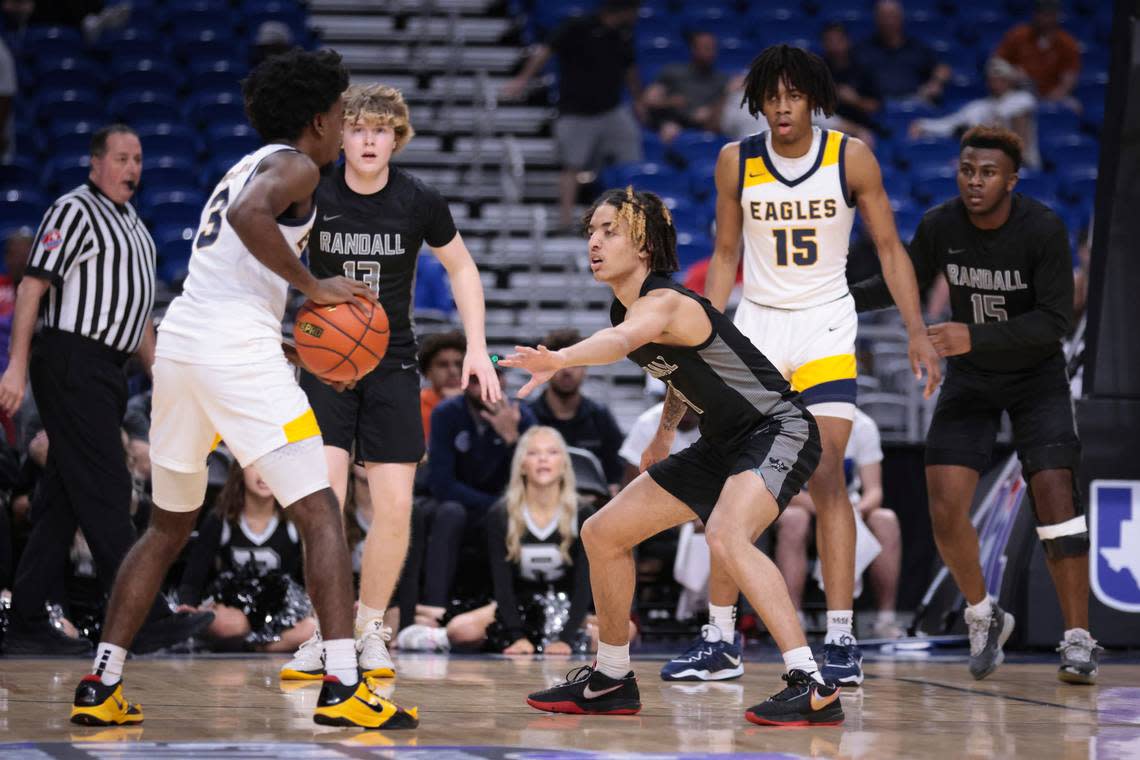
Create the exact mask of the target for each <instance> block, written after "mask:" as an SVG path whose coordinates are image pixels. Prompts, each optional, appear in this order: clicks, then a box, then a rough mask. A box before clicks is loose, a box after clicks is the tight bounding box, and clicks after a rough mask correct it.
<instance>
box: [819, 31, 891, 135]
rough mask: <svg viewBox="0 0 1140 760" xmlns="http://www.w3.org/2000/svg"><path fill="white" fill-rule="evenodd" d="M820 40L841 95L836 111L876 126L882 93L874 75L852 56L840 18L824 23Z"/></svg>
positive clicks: (854, 120) (866, 124) (837, 91)
mask: <svg viewBox="0 0 1140 760" xmlns="http://www.w3.org/2000/svg"><path fill="white" fill-rule="evenodd" d="M820 43H821V44H822V46H823V60H824V62H825V63H826V64H827V68H828V69H830V70H831V77H832V79H834V80H835V91H836V95H838V97H839V106H838V108H836V109H835V113H836V114H838V115H839V116H840V117H841V118H844V119H847V120H848V121H852V122H855V123H857V124H861V125H863V126H865V127H871V126H874V124H875V114H876V113H877V112H878V110H879V107H880V106H882V101H883V96H882V94H881V93H880V92H879V90H878V87H877V83H876V81H875V77H874V76H872V75H871V72H870V71H868V70H867V69H866V68H864V67H863V66H862V65H860V64H859V63H858V62H857V61H856V60H855V59H854V57H853V56H852V54H851V40H850V39H849V38H848V36H847V28H846V27H844V26H843V24H842V23H840V22H838V21H836V22H832V23H829V24H825V25H824V27H823V32H822V34H821V35H820Z"/></svg>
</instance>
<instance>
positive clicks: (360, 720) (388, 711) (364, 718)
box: [313, 676, 420, 730]
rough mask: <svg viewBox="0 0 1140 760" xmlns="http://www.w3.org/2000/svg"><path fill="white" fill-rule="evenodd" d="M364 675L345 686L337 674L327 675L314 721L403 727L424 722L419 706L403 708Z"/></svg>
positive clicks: (351, 725)
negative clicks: (380, 691) (376, 687)
mask: <svg viewBox="0 0 1140 760" xmlns="http://www.w3.org/2000/svg"><path fill="white" fill-rule="evenodd" d="M368 680H369V679H366V678H362V679H361V680H359V681H357V682H356V683H354V684H350V685H347V686H346V685H345V684H343V683H341V682H340V679H339V678H337V677H336V676H325V677H324V682H323V683H322V684H321V695H320V696H319V697H318V698H317V709H316V711H315V712H314V713H313V722H314V723H319V724H320V725H322V726H349V727H356V728H380V729H386V730H387V729H402V728H415V727H416V726H418V725H419V724H420V716H419V711H418V708H415V707H409V708H407V709H405V708H403V707H400V706H399V705H397V704H396V703H395V702H392V701H391V700H389V699H385V698H384V697H382V696H380V695H379V694H377V693H376V692H375V691H373V689H372V687H371V685H370V684H369V683H368Z"/></svg>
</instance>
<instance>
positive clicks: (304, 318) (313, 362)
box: [293, 296, 388, 383]
mask: <svg viewBox="0 0 1140 760" xmlns="http://www.w3.org/2000/svg"><path fill="white" fill-rule="evenodd" d="M293 339H294V340H295V341H296V342H297V353H298V354H300V355H301V360H302V361H303V362H305V366H307V367H308V368H309V369H311V370H312V371H313V373H314V374H316V375H318V376H320V377H321V378H322V379H324V380H331V381H333V382H338V383H347V382H351V381H353V380H359V379H360V378H362V377H364V376H365V375H367V374H368V373H369V372H371V371H372V370H374V369H376V365H377V364H379V363H380V360H381V359H383V358H384V352H385V351H387V350H388V315H387V314H385V313H384V308H383V307H382V306H380V304H378V303H373V302H372V301H369V300H368V299H367V298H364V297H362V296H357V297H356V301H354V302H350V303H341V304H336V305H334V306H318V305H317V304H315V303H313V302H312V301H305V303H304V305H302V306H301V309H300V311H298V312H297V320H296V322H295V323H294V324H293Z"/></svg>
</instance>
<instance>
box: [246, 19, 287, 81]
mask: <svg viewBox="0 0 1140 760" xmlns="http://www.w3.org/2000/svg"><path fill="white" fill-rule="evenodd" d="M292 47H293V32H292V30H291V29H289V25H288V24H285V23H284V22H282V21H272V20H270V21H262V22H261V25H260V26H258V27H257V34H256V35H255V36H254V39H253V47H252V48H251V49H250V51H249V67H250V68H251V69H252V68H255V67H256V66H257V64H259V63H261V62H262V61H264V60H265V59H266V58H268V57H270V56H273V55H280V54H281V53H284V52H286V51H287V50H289V49H290V48H292Z"/></svg>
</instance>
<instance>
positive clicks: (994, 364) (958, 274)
mask: <svg viewBox="0 0 1140 760" xmlns="http://www.w3.org/2000/svg"><path fill="white" fill-rule="evenodd" d="M910 255H911V258H912V259H913V261H914V271H915V276H916V277H917V278H918V285H919V288H920V289H921V290H923V291H925V290H926V288H927V287H929V286H930V284H931V283H932V282H933V281H934V278H935V277H936V276H937V275H938V273H939V272H942V273H943V274H945V275H946V280H947V281H948V282H949V284H950V310H951V319H952V320H953V321H954V322H963V323H965V324H967V325H969V326H970V352H969V353H967V354H964V355H962V356H953V357H950V359H949V365H950V366H951V367H952V368H959V369H965V370H972V371H980V372H1020V371H1024V370H1027V369H1031V368H1033V367H1036V366H1038V365H1040V364H1041V363H1042V362H1044V361H1047V360H1050V359H1055V358H1056V357H1058V356H1060V353H1061V339H1062V338H1063V337H1064V336H1065V334H1066V333H1067V332H1068V329H1069V324H1070V322H1071V320H1072V313H1073V260H1072V254H1071V253H1070V250H1069V236H1068V233H1067V232H1066V230H1065V223H1064V222H1062V221H1061V218H1060V217H1059V216H1057V214H1056V213H1054V212H1053V211H1052V210H1051V209H1050V208H1049V207H1048V206H1046V205H1045V204H1043V203H1041V202H1039V201H1036V200H1034V199H1033V198H1029V197H1027V196H1024V195H1021V194H1015V195H1014V196H1013V200H1012V207H1011V209H1010V214H1009V219H1008V220H1006V222H1005V224H1003V225H1002V226H1001V227H999V228H997V229H995V230H983V229H979V228H977V227H975V226H974V225H973V223H972V222H971V221H970V218H969V215H968V214H967V212H966V206H965V204H964V203H963V202H962V199H961V198H955V199H953V200H949V201H946V202H945V203H942V204H940V205H938V206H935V207H934V208H932V209H931V210H930V211H928V212H927V213H926V215H925V216H923V218H922V222H921V223H920V224H919V225H918V230H917V231H916V232H915V234H914V240H913V241H912V242H911V245H910ZM851 292H852V295H853V296H854V297H855V305H856V308H857V309H858V310H860V311H864V310H867V309H878V308H883V307H886V306H890V305H891V304H892V302H893V301H892V299H891V295H890V291H888V290H887V286H886V283H885V282H884V281H883V278H882V276H881V275H878V276H876V277H872V278H870V279H869V280H866V281H864V282H861V283H858V284H856V285H854V286H852V288H851Z"/></svg>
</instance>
